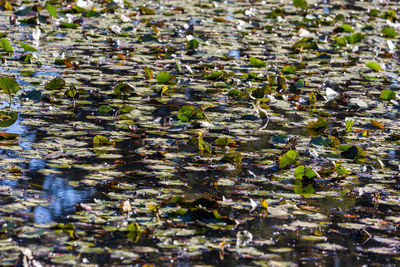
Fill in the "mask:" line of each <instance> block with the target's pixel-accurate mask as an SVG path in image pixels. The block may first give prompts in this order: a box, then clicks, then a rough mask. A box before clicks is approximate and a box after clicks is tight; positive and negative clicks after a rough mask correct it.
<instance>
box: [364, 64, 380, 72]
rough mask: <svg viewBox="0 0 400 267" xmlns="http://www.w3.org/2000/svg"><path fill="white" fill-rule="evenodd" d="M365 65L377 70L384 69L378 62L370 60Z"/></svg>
mask: <svg viewBox="0 0 400 267" xmlns="http://www.w3.org/2000/svg"><path fill="white" fill-rule="evenodd" d="M365 66H367V67H368V68H370V69H371V70H373V71H376V72H378V71H381V70H382V68H381V66H380V65H379V64H378V63H376V62H368V63H367V64H365Z"/></svg>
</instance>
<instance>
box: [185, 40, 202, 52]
mask: <svg viewBox="0 0 400 267" xmlns="http://www.w3.org/2000/svg"><path fill="white" fill-rule="evenodd" d="M197 48H199V41H198V40H197V39H192V40H190V41H188V42H187V44H186V49H187V50H196V49H197Z"/></svg>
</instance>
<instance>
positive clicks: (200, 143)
mask: <svg viewBox="0 0 400 267" xmlns="http://www.w3.org/2000/svg"><path fill="white" fill-rule="evenodd" d="M193 141H194V143H195V144H196V146H197V148H198V149H199V151H201V152H207V153H211V147H210V145H209V144H207V143H206V142H205V141H204V140H203V138H202V137H201V136H198V137H194V138H193Z"/></svg>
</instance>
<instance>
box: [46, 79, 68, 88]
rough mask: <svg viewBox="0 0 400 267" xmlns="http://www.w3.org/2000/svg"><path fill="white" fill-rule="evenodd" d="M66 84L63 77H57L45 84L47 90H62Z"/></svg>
mask: <svg viewBox="0 0 400 267" xmlns="http://www.w3.org/2000/svg"><path fill="white" fill-rule="evenodd" d="M64 86H65V81H64V79H63V78H61V77H55V78H54V79H52V80H51V81H49V82H48V83H47V84H46V85H45V86H44V89H46V90H61V89H63V88H64Z"/></svg>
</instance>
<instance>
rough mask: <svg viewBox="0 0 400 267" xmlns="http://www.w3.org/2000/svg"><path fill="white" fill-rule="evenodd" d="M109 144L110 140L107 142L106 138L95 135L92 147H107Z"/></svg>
mask: <svg viewBox="0 0 400 267" xmlns="http://www.w3.org/2000/svg"><path fill="white" fill-rule="evenodd" d="M110 144H111V142H110V140H109V139H108V138H107V137H105V136H102V135H96V136H95V137H94V138H93V146H94V147H99V146H108V145H110Z"/></svg>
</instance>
